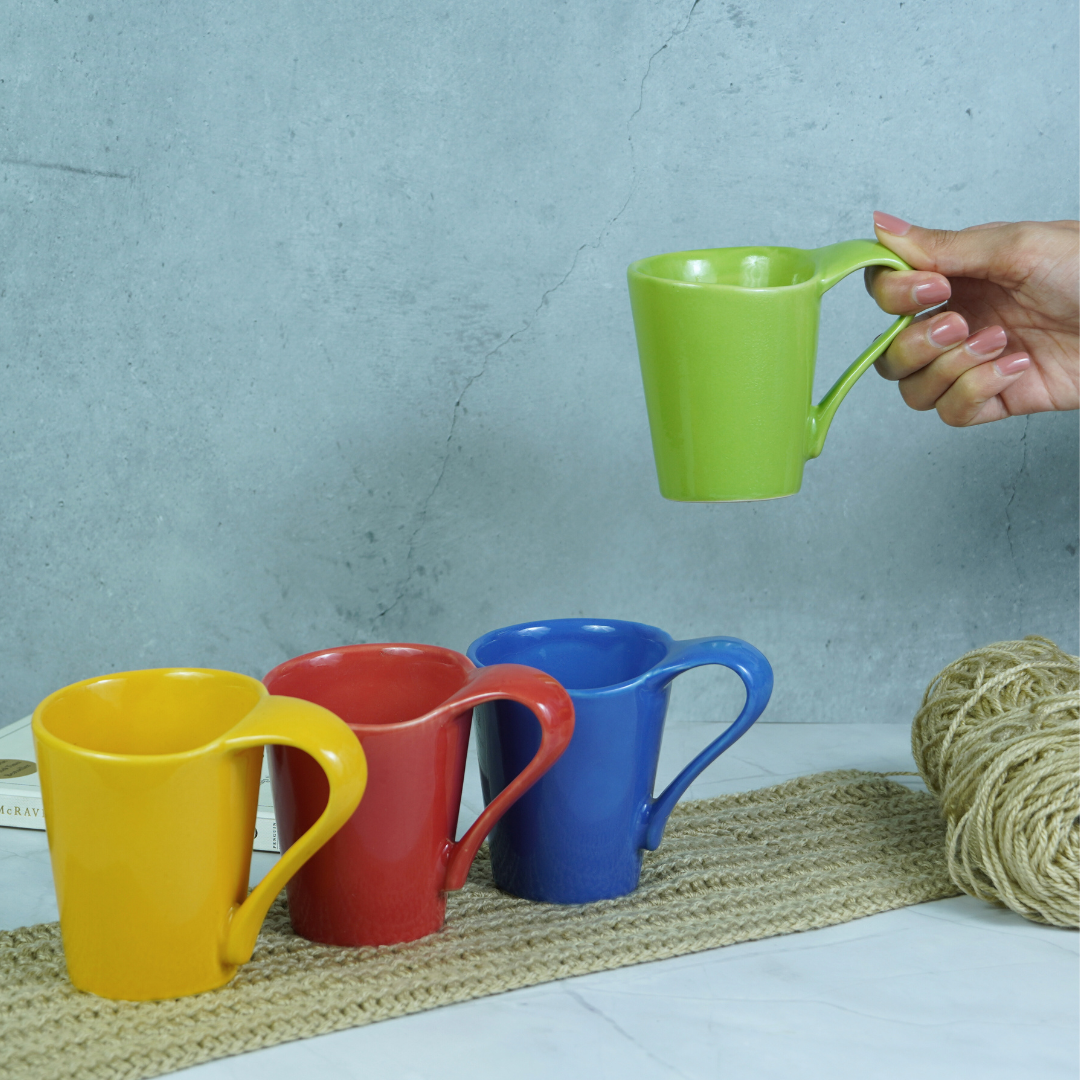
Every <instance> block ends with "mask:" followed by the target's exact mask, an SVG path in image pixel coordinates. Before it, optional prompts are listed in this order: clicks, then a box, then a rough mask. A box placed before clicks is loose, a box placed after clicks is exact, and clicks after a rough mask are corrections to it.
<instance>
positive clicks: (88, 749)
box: [33, 668, 367, 1001]
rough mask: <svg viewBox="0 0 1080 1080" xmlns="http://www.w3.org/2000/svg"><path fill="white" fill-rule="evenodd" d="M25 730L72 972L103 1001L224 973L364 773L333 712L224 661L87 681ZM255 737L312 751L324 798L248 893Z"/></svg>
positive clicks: (220, 981) (156, 992)
mask: <svg viewBox="0 0 1080 1080" xmlns="http://www.w3.org/2000/svg"><path fill="white" fill-rule="evenodd" d="M33 732H34V745H35V747H36V749H37V760H38V769H39V771H40V773H41V794H42V798H43V801H44V806H45V828H46V831H47V833H48V838H49V853H50V856H51V858H52V868H53V879H54V881H55V884H56V899H57V903H58V905H59V908H60V933H61V937H62V938H63V942H64V956H65V959H66V960H67V967H68V974H69V975H70V977H71V981H72V983H73V984H74V985H75V986H76V987H77V988H78V989H80V990H88V991H90V992H91V993H93V994H99V995H100V996H101V997H106V998H114V999H121V1000H126V1001H148V1000H152V999H158V998H173V997H182V996H184V995H186V994H197V993H200V992H201V991H203V990H212V989H214V987H217V986H222V985H224V984H225V983H227V982H228V981H229V980H230V979H231V978H232V977H233V975H234V974H235V973H236V969H237V967H238V966H239V965H240V964H243V963H246V962H247V961H248V960H250V959H251V953H252V951H253V949H254V948H255V939H256V937H257V936H258V933H259V927H260V926H261V925H262V921H263V918H264V917H265V915H266V911H267V909H268V908H269V907H270V904H271V902H272V901H273V900H274V898H275V897H276V896H277V894H278V893H279V892H280V891H281V889H282V887H283V886H284V885H285V882H286V881H288V879H289V878H290V877H292V875H293V874H295V873H296V871H297V870H299V869H300V867H301V866H303V864H304V863H305V862H306V861H307V860H308V859H309V858H310V857H311V856H312V855H314V854H315V852H316V851H317V850H318V849H319V848H320V847H322V845H323V844H324V843H325V842H326V841H327V840H329V839H330V837H331V836H333V834H334V833H335V832H337V830H338V828H339V827H340V826H341V825H342V824H343V823H344V822H345V821H347V820H348V818H349V817H350V816H351V814H352V812H353V811H354V810H355V809H356V807H357V804H358V803H359V802H360V797H361V796H362V795H363V793H364V786H365V784H366V783H367V763H366V761H365V758H364V752H363V750H361V748H360V744H359V742H358V741H357V739H356V736H355V735H354V734H353V733H352V731H350V730H349V728H348V727H346V725H345V724H344V723H342V721H341V720H339V719H338V718H337V717H336V716H335V715H334V714H333V713H332V712H329V711H328V710H326V709H323V708H320V707H319V706H318V705H313V704H311V703H310V702H307V701H300V700H298V699H296V698H289V697H277V696H271V695H269V694H268V693H267V691H266V688H265V687H264V686H263V684H262V683H261V682H258V681H257V680H255V679H251V678H248V677H247V676H246V675H237V674H234V673H233V672H229V671H207V670H203V669H195V668H165V669H160V670H156V671H129V672H124V673H122V674H118V675H105V676H102V677H100V678H95V679H87V680H85V681H84V682H80V683H75V684H74V685H72V686H68V687H65V688H64V689H63V690H57V691H56V692H55V693H54V694H51V695H50V696H49V697H47V698H46V699H45V700H44V701H43V702H42V703H41V704H40V705H39V706H38V707H37V708H36V709H35V710H34V719H33ZM266 743H273V744H276V745H281V746H295V747H296V748H298V749H300V750H303V751H305V752H306V753H308V754H310V755H311V756H312V757H313V758H315V760H316V761H317V762H318V763H319V765H320V766H321V767H322V769H323V771H324V772H325V773H326V778H327V780H328V781H329V784H330V798H329V800H328V802H327V804H326V809H325V810H324V811H323V812H322V815H321V816H320V817H319V818H318V820H317V821H316V822H315V824H314V825H312V827H311V828H310V829H308V831H307V832H305V833H304V834H303V836H301V837H300V838H299V839H298V840H297V841H296V843H294V844H293V845H292V846H291V847H290V848H289V849H288V850H287V851H285V852H284V853H283V854H282V856H281V858H280V860H279V861H278V862H277V864H276V865H275V866H274V867H273V869H272V870H271V871H270V873H269V874H267V875H266V877H265V878H263V880H262V882H260V884H259V885H258V886H256V888H255V889H254V890H252V892H251V894H250V895H248V873H249V870H250V866H251V841H252V837H253V836H254V832H255V810H256V806H257V804H258V795H259V778H260V775H261V772H262V747H263V745H264V744H266Z"/></svg>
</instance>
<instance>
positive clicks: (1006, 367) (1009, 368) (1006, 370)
mask: <svg viewBox="0 0 1080 1080" xmlns="http://www.w3.org/2000/svg"><path fill="white" fill-rule="evenodd" d="M994 367H996V368H997V369H998V371H999V372H1000V373H1001V374H1002V375H1017V374H1019V373H1020V372H1021V371H1023V370H1024V369H1025V368H1029V367H1031V357H1030V356H1028V355H1026V354H1025V353H1016V354H1015V355H1013V356H1003V357H1002V358H1001V359H1000V360H995V361H994Z"/></svg>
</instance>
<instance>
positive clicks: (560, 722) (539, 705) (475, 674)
mask: <svg viewBox="0 0 1080 1080" xmlns="http://www.w3.org/2000/svg"><path fill="white" fill-rule="evenodd" d="M502 699H505V700H509V701H516V702H517V703H518V704H519V705H524V706H525V708H527V709H529V710H531V712H532V713H533V715H534V716H535V717H536V719H537V720H539V721H540V748H539V749H538V750H537V751H536V753H535V755H534V756H533V759H532V761H530V762H529V764H528V765H526V766H525V768H524V769H522V770H521V772H519V773H518V774H517V776H515V777H514V779H513V780H511V781H510V783H509V784H507V785H506V787H504V788H503V789H502V791H500V792H499V794H498V795H496V796H495V798H494V799H492V800H491V802H489V803H488V805H487V806H486V807H485V808H484V812H483V813H482V814H481V815H480V816H479V817H478V818H477V819H476V821H474V822H473V824H472V826H471V827H470V828H469V830H468V831H467V832H466V833H465V835H464V836H463V837H462V838H461V839H460V840H457V841H452V842H451V843H450V844H449V845H448V846H447V849H446V855H447V863H446V873H445V876H444V877H443V888H444V889H445V890H446V891H448V892H449V891H452V890H454V889H460V888H461V887H462V885H464V884H465V879H466V878H467V877H468V876H469V867H470V866H472V861H473V859H474V858H475V857H476V853H477V851H479V849H480V845H481V844H482V843H483V842H484V839H485V838H486V837H487V834H488V833H489V832H491V830H492V828H494V826H495V822H497V821H498V820H499V818H501V817H502V816H503V814H505V813H506V811H507V810H509V809H510V807H511V806H512V805H513V804H514V803H515V802H517V800H518V799H519V798H520V797H521V796H522V795H524V794H525V792H526V791H528V790H529V788H531V787H532V786H533V784H535V783H536V781H537V780H539V779H540V777H541V776H543V774H544V773H546V772H547V771H548V769H550V768H551V766H552V765H554V764H555V761H556V760H557V759H558V757H559V755H560V754H562V752H563V751H564V750H565V749H566V747H567V746H568V745H569V743H570V737H571V736H572V735H573V734H574V703H573V702H572V701H571V700H570V695H569V694H568V693H567V692H566V691H565V690H564V689H563V688H562V686H561V685H560V684H559V683H558V682H556V681H555V680H554V679H553V678H552V677H551V676H550V675H546V674H545V673H544V672H542V671H537V670H536V668H530V667H525V666H524V665H523V664H493V665H492V666H491V667H483V668H474V669H473V670H472V671H471V672H469V681H468V682H467V683H466V684H465V685H464V686H463V687H462V688H461V689H460V690H459V691H458V692H457V693H456V694H454V695H453V696H452V697H450V698H447V700H446V701H444V702H443V703H442V704H441V705H440V706H439V708H438V709H437V710H436V712H438V713H442V714H443V719H444V720H447V721H449V720H453V719H454V718H455V717H457V716H460V715H461V714H462V713H463V712H465V711H466V710H468V709H472V708H473V707H474V706H476V705H482V704H483V703H484V702H485V701H499V700H502Z"/></svg>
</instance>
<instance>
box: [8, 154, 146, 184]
mask: <svg viewBox="0 0 1080 1080" xmlns="http://www.w3.org/2000/svg"><path fill="white" fill-rule="evenodd" d="M0 165H24V166H26V168H28V169H57V170H59V171H60V172H69V173H78V174H79V175H80V176H103V177H105V178H106V179H109V180H131V179H132V174H131V173H122V172H105V171H104V170H102V169H84V168H82V167H81V166H78V165H61V164H59V163H57V162H52V161H28V160H25V159H23V158H0Z"/></svg>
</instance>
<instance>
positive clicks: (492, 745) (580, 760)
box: [468, 619, 773, 904]
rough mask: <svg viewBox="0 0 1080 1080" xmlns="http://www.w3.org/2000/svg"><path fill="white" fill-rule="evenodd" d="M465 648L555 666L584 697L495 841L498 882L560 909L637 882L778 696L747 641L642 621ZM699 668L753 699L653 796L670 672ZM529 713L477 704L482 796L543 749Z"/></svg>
mask: <svg viewBox="0 0 1080 1080" xmlns="http://www.w3.org/2000/svg"><path fill="white" fill-rule="evenodd" d="M468 654H469V658H470V659H471V660H472V661H473V662H474V663H475V664H477V665H478V666H480V667H483V666H484V665H487V664H496V663H504V662H507V661H510V662H513V663H522V664H528V665H529V666H531V667H537V668H540V669H541V670H543V671H547V672H548V673H549V674H550V675H553V676H554V677H555V678H557V679H558V680H559V681H560V682H561V683H562V684H563V685H564V686H565V687H566V689H567V691H568V692H569V694H570V697H571V699H572V701H573V703H574V713H575V717H576V719H575V728H574V737H573V739H572V740H571V742H570V746H569V747H568V748H567V750H566V753H565V754H563V756H562V757H561V758H560V759H559V760H558V761H557V762H556V763H555V765H554V766H553V767H552V768H551V770H550V771H549V772H548V773H547V774H546V775H545V776H544V777H543V778H542V779H541V780H540V781H538V782H537V783H536V784H535V785H534V786H533V787H532V788H531V789H530V790H529V791H528V792H526V794H525V795H523V796H522V797H521V799H520V800H519V801H518V802H517V803H516V804H515V805H514V806H513V807H511V808H510V810H509V811H507V813H506V814H505V815H504V817H503V818H502V820H501V821H500V822H499V823H498V825H496V827H495V829H494V830H493V831H492V834H491V839H490V843H489V846H490V849H491V859H492V869H493V871H494V875H495V882H496V884H497V885H498V886H499V887H500V888H501V889H505V890H506V891H507V892H510V893H513V894H515V895H516V896H524V897H526V898H528V899H530V900H543V901H548V902H552V903H558V904H577V903H585V902H587V901H591V900H602V899H605V898H608V897H613V896H622V895H624V894H625V893H628V892H631V891H632V890H633V889H635V888H636V887H637V883H638V878H639V876H640V874H641V856H642V851H643V850H646V849H647V850H650V851H651V850H654V849H655V848H656V847H657V846H659V844H660V840H661V838H662V836H663V834H664V826H665V825H666V823H667V819H668V815H669V814H670V813H671V810H672V808H673V807H674V806H675V803H676V802H678V800H679V799H680V798H681V796H682V794H683V793H684V792H685V791H686V789H687V788H688V787H689V786H690V784H691V783H692V782H693V780H694V778H695V777H696V776H697V775H698V774H699V773H700V772H701V771H702V770H703V769H704V768H705V767H706V766H707V765H708V764H709V763H710V762H712V761H714V760H715V759H716V758H717V757H718V756H719V755H720V754H721V753H723V751H724V750H726V749H727V748H728V747H729V746H731V744H732V743H734V742H735V740H736V739H738V738H739V736H741V735H742V734H743V733H744V732H745V731H746V730H747V729H748V728H749V727H750V725H751V724H753V722H754V721H755V720H756V719H757V718H758V717H759V716H760V715H761V712H762V710H763V709H764V708H765V706H766V704H767V703H768V701H769V695H770V694H771V693H772V683H773V678H772V668H771V667H770V666H769V662H768V661H767V660H766V659H765V657H764V656H762V654H761V653H760V652H758V650H757V649H755V648H754V647H753V646H752V645H748V644H747V643H746V642H745V641H740V640H739V639H738V638H728V637H716V638H696V639H693V640H689V641H674V640H673V639H672V638H671V636H670V635H669V634H666V633H664V631H663V630H658V629H657V628H656V627H654V626H646V625H644V624H643V623H633V622H621V621H616V620H605V619H555V620H552V621H550V622H543V623H521V624H520V625H518V626H510V627H506V628H504V629H502V630H493V631H492V632H491V633H489V634H485V635H484V636H483V637H481V638H479V639H477V640H476V641H474V642H473V643H472V645H470V646H469V650H468ZM702 664H720V665H722V666H724V667H727V668H731V670H732V671H734V672H736V673H737V674H738V675H739V677H740V678H741V679H742V681H743V684H744V685H745V687H746V704H745V705H744V706H743V709H742V712H741V713H740V714H739V716H738V718H737V719H736V720H735V722H734V723H733V724H732V725H731V726H730V727H728V728H727V729H726V730H725V731H724V733H723V734H722V735H720V736H719V737H718V738H717V739H714V740H713V742H711V743H710V744H709V745H708V746H707V747H706V748H705V749H704V750H703V751H702V752H701V753H700V754H698V755H697V757H695V758H694V759H693V761H691V762H690V764H689V765H687V766H686V767H685V768H684V769H683V770H682V772H680V773H679V775H678V776H676V777H675V779H674V780H672V782H671V783H670V784H669V785H668V786H667V788H665V790H664V791H663V792H662V793H661V795H660V796H659V797H658V798H655V799H654V798H653V797H652V793H653V785H654V783H655V780H656V765H657V761H658V760H659V757H660V740H661V738H662V736H663V732H664V715H665V713H666V712H667V704H668V696H669V693H670V688H671V680H672V679H674V678H675V676H676V675H678V674H680V673H681V672H683V671H688V670H689V669H690V668H694V667H699V666H701V665H702ZM525 721H526V718H524V717H522V716H521V715H520V709H519V708H518V707H517V706H515V705H514V704H512V703H510V702H495V703H493V704H490V705H485V706H483V707H482V708H480V709H477V711H476V723H477V750H478V755H479V760H480V775H481V784H482V787H483V792H484V801H485V803H486V802H489V801H490V800H491V799H493V798H496V797H497V796H498V795H499V793H500V792H501V791H502V790H503V788H504V787H505V786H506V785H507V784H508V783H510V782H512V780H513V778H514V777H515V776H516V775H517V774H518V772H519V771H520V770H521V768H522V767H523V765H524V763H525V762H526V761H528V760H529V757H530V756H531V755H532V754H533V753H534V751H535V747H536V742H537V735H536V732H535V730H534V729H535V725H529V724H528V723H527V722H525Z"/></svg>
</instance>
